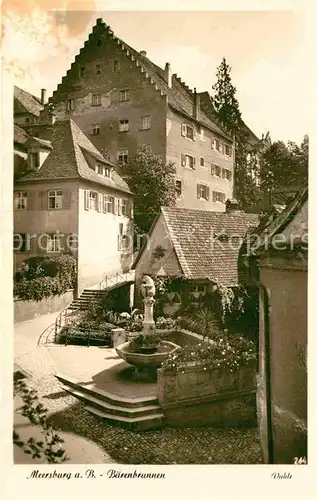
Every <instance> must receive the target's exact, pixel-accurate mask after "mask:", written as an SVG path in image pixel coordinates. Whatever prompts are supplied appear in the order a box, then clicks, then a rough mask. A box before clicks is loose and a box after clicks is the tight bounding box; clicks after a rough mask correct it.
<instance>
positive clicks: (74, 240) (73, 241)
mask: <svg viewBox="0 0 317 500" xmlns="http://www.w3.org/2000/svg"><path fill="white" fill-rule="evenodd" d="M66 243H67V246H68V248H69V249H70V250H78V236H77V234H69V235H68V237H67V242H66Z"/></svg>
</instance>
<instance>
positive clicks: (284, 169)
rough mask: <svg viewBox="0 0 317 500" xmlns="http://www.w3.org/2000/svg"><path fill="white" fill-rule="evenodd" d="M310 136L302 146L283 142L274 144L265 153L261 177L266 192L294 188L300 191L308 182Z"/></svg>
mask: <svg viewBox="0 0 317 500" xmlns="http://www.w3.org/2000/svg"><path fill="white" fill-rule="evenodd" d="M308 147H309V139H308V135H305V136H304V138H303V141H302V143H301V144H300V146H298V145H297V144H295V143H294V142H291V141H288V142H287V143H284V142H282V141H277V142H273V144H272V145H271V146H270V147H269V148H268V149H267V150H266V151H264V152H263V154H262V158H261V167H260V177H261V187H262V188H263V189H264V190H266V191H267V190H270V189H279V188H288V187H289V188H292V187H296V188H298V189H300V188H301V187H304V186H306V185H307V182H308Z"/></svg>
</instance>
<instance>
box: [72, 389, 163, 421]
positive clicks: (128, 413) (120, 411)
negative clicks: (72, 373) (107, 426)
mask: <svg viewBox="0 0 317 500" xmlns="http://www.w3.org/2000/svg"><path fill="white" fill-rule="evenodd" d="M63 389H64V390H65V391H67V392H69V393H70V394H72V395H73V396H74V397H76V398H78V399H80V400H82V401H84V402H85V403H86V404H88V405H89V406H93V407H95V408H98V409H99V410H101V411H102V412H103V413H106V414H109V415H115V416H117V417H126V418H132V419H133V418H138V419H139V417H146V416H149V415H153V414H154V415H155V414H158V413H160V411H161V408H160V406H159V405H151V406H150V405H148V406H146V405H144V406H139V407H134V408H129V407H125V406H120V405H119V406H118V405H113V404H110V403H107V402H105V401H102V400H101V399H100V397H95V396H92V395H90V394H85V393H84V392H83V391H82V390H76V389H75V388H73V387H66V386H63Z"/></svg>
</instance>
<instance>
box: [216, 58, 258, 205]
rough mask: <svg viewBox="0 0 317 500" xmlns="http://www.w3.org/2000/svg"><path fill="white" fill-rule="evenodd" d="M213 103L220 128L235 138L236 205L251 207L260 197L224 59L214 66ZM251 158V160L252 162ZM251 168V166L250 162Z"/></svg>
mask: <svg viewBox="0 0 317 500" xmlns="http://www.w3.org/2000/svg"><path fill="white" fill-rule="evenodd" d="M213 90H214V97H213V104H214V108H215V112H216V116H217V118H218V121H219V123H220V125H221V126H222V128H223V129H224V130H225V131H226V132H227V133H228V134H229V135H230V136H231V137H232V138H233V139H234V141H235V175H234V184H235V186H234V187H235V197H236V198H237V199H238V201H239V204H240V207H241V208H242V209H244V210H247V211H249V210H252V208H253V207H254V206H255V205H257V203H258V201H259V199H260V192H259V189H258V187H257V186H256V183H255V180H254V178H253V177H252V175H251V169H252V165H250V163H249V161H248V152H249V150H250V148H249V146H248V135H247V132H246V128H245V125H244V122H243V120H242V117H241V111H240V108H239V102H238V100H237V97H236V92H237V89H236V88H235V87H234V85H233V84H232V81H231V67H230V66H229V65H228V64H227V61H226V59H225V58H224V59H223V60H222V62H221V64H220V66H219V67H218V69H217V81H216V83H215V84H214V85H213ZM252 159H253V158H252V157H251V161H252ZM253 168H254V165H253Z"/></svg>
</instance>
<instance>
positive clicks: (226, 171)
mask: <svg viewBox="0 0 317 500" xmlns="http://www.w3.org/2000/svg"><path fill="white" fill-rule="evenodd" d="M222 177H223V178H224V179H227V180H228V181H231V179H232V172H231V170H229V169H227V168H223V169H222Z"/></svg>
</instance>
